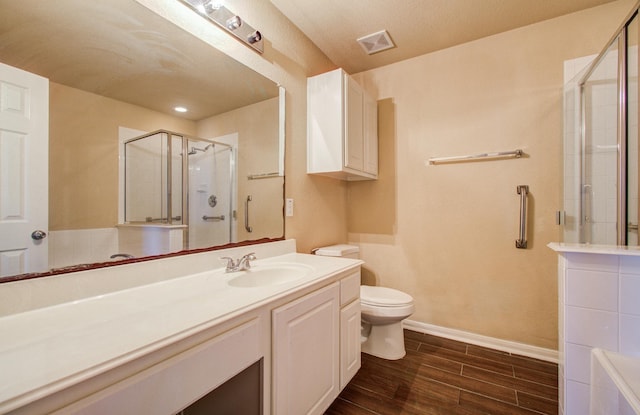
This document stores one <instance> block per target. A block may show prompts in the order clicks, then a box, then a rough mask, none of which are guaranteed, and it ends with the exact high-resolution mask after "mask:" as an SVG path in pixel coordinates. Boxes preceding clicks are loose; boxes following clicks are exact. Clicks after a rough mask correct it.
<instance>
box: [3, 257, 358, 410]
mask: <svg viewBox="0 0 640 415" xmlns="http://www.w3.org/2000/svg"><path fill="white" fill-rule="evenodd" d="M278 263H282V264H292V263H293V264H296V265H299V266H303V267H308V268H309V272H308V273H307V274H306V275H305V276H304V277H301V278H300V279H297V280H294V281H290V282H283V283H280V284H275V285H265V286H260V287H233V286H230V285H229V284H227V282H228V281H229V280H230V279H232V278H233V277H234V276H237V273H225V272H224V269H222V268H218V269H214V270H211V271H206V272H201V273H197V274H193V275H188V276H184V277H179V278H173V279H169V280H166V281H160V282H157V283H153V284H148V285H143V286H139V287H134V288H129V289H125V290H122V291H116V292H112V293H107V294H104V295H99V296H94V297H89V298H84V299H80V300H77V301H73V302H67V303H63V304H58V305H54V306H50V307H45V308H39V309H35V310H31V311H27V312H22V313H18V314H13V315H9V316H5V317H2V318H0V333H2V335H1V337H0V339H1V340H0V368H1V369H0V413H4V412H5V411H10V410H12V409H15V408H18V407H20V406H23V405H25V404H27V403H29V402H32V401H35V400H37V399H39V398H42V397H43V396H46V395H49V394H51V393H55V392H56V391H60V390H62V389H64V388H66V387H69V386H71V385H74V384H77V383H79V382H82V381H84V380H86V379H89V378H91V377H93V376H96V375H98V374H100V373H104V372H105V371H107V370H110V369H113V368H116V367H118V366H121V365H123V364H126V363H127V362H130V361H132V360H134V359H136V358H139V357H141V356H144V355H146V354H148V353H151V352H153V351H155V350H158V349H160V348H162V347H164V346H167V345H170V344H172V343H175V342H177V341H179V340H182V339H185V338H187V337H189V336H191V335H193V334H195V333H198V332H200V331H202V330H205V329H207V328H210V327H214V326H216V325H218V324H221V323H223V322H225V321H228V320H230V319H232V318H234V317H237V316H240V315H241V314H243V313H246V312H248V311H251V310H254V309H256V308H258V307H260V306H262V305H265V304H267V303H269V302H272V301H274V300H276V299H278V298H281V297H284V296H286V295H289V294H292V293H294V292H295V291H297V290H300V289H303V288H304V287H308V286H310V285H312V284H315V283H318V282H320V281H322V280H325V279H329V278H331V277H332V276H335V275H337V274H339V273H342V272H344V271H347V270H349V269H352V268H355V267H357V266H358V265H359V264H361V263H362V261H360V260H351V259H345V258H331V257H321V256H315V255H308V254H298V253H288V254H284V255H280V256H275V257H271V258H266V259H261V260H258V261H255V262H254V269H255V270H259V269H260V267H261V266H265V267H268V266H274V265H277V264H278Z"/></svg>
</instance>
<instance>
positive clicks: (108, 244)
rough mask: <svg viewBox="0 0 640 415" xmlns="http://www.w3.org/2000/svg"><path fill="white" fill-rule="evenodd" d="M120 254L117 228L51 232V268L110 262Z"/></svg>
mask: <svg viewBox="0 0 640 415" xmlns="http://www.w3.org/2000/svg"><path fill="white" fill-rule="evenodd" d="M117 252H118V231H117V229H116V228H100V229H77V230H67V231H51V232H49V267H50V268H62V267H66V266H69V265H78V264H88V263H94V262H105V261H109V256H110V255H113V254H115V253H117Z"/></svg>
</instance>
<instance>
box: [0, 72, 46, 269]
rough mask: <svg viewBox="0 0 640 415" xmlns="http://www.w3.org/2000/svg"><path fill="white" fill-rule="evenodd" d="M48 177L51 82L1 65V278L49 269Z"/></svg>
mask: <svg viewBox="0 0 640 415" xmlns="http://www.w3.org/2000/svg"><path fill="white" fill-rule="evenodd" d="M48 173H49V81H48V80H47V79H46V78H42V77H40V76H38V75H35V74H32V73H29V72H25V71H23V70H20V69H17V68H14V67H11V66H8V65H4V64H2V63H0V277H5V276H9V275H16V274H22V273H26V272H41V271H45V270H47V269H48V262H49V261H48V255H49V254H48V249H47V239H46V238H45V235H46V233H47V232H48V224H49V213H48V211H49V191H48V185H49V174H48ZM37 231H42V232H43V233H44V234H42V233H41V234H38V233H37ZM34 232H35V233H34Z"/></svg>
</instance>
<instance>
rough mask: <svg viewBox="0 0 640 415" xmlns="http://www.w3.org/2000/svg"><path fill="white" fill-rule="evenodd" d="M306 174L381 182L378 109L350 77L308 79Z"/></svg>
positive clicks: (332, 75) (331, 74)
mask: <svg viewBox="0 0 640 415" xmlns="http://www.w3.org/2000/svg"><path fill="white" fill-rule="evenodd" d="M307 173H309V174H321V175H324V176H330V177H334V178H337V179H342V180H371V179H377V178H378V106H377V102H376V101H375V100H374V99H373V98H371V97H370V96H369V95H367V93H366V92H365V91H364V90H363V89H362V87H361V86H360V85H358V84H357V83H356V82H355V81H354V80H353V79H352V78H351V77H350V76H349V75H348V74H347V73H345V72H344V71H343V70H342V69H336V70H334V71H331V72H327V73H324V74H321V75H317V76H314V77H311V78H308V79H307Z"/></svg>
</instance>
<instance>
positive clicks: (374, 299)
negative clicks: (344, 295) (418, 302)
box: [360, 285, 413, 307]
mask: <svg viewBox="0 0 640 415" xmlns="http://www.w3.org/2000/svg"><path fill="white" fill-rule="evenodd" d="M360 301H361V302H362V303H365V304H370V305H377V306H380V307H390V306H399V305H406V304H411V303H413V297H411V296H410V295H409V294H407V293H403V292H402V291H398V290H394V289H393V288H387V287H372V286H370V285H361V286H360Z"/></svg>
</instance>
